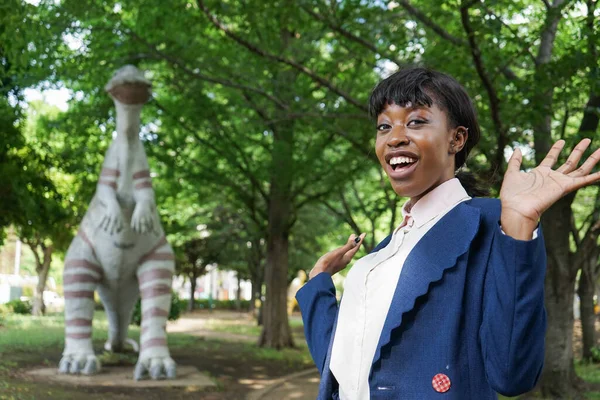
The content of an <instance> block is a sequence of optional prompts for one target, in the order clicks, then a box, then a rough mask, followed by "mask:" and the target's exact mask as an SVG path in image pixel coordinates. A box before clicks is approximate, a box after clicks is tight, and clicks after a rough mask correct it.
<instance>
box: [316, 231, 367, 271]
mask: <svg viewBox="0 0 600 400" xmlns="http://www.w3.org/2000/svg"><path fill="white" fill-rule="evenodd" d="M359 238H360V241H359V242H356V241H355V239H356V235H355V234H352V235H350V237H348V241H347V242H346V244H345V245H343V246H342V247H338V248H337V249H335V250H332V251H330V252H329V253H326V254H324V255H323V256H321V258H319V260H318V261H317V263H316V264H315V266H314V267H313V269H312V270H311V271H310V274H308V278H309V279H312V278H314V277H315V276H317V275H318V274H320V273H321V272H327V273H328V274H329V275H333V274H337V273H338V272H340V271H341V270H343V269H344V268H346V266H347V265H348V264H349V263H350V261H351V260H352V257H354V255H355V254H356V252H357V251H358V249H359V248H360V245H361V244H362V242H363V239H364V238H365V234H364V233H362V234H361V235H360V236H359Z"/></svg>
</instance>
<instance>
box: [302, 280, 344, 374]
mask: <svg viewBox="0 0 600 400" xmlns="http://www.w3.org/2000/svg"><path fill="white" fill-rule="evenodd" d="M296 299H297V300H298V305H299V306H300V311H301V313H302V320H303V322H304V334H305V336H306V342H307V343H308V349H309V350H310V354H311V355H312V358H313V360H314V361H315V364H316V366H317V368H318V369H319V373H321V374H323V367H324V365H325V358H326V356H327V350H328V349H329V342H330V340H331V335H332V332H333V327H334V324H335V319H336V316H337V312H338V304H337V299H336V297H335V286H334V285H333V280H332V279H331V275H329V274H328V273H325V272H321V273H320V274H318V275H317V276H315V277H314V278H312V279H311V280H309V281H308V282H307V283H306V284H305V285H304V286H303V287H302V288H301V289H300V290H299V291H298V292H297V293H296Z"/></svg>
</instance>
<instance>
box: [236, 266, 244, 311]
mask: <svg viewBox="0 0 600 400" xmlns="http://www.w3.org/2000/svg"><path fill="white" fill-rule="evenodd" d="M235 309H236V310H238V311H240V310H241V309H242V280H241V279H240V274H239V272H238V273H237V290H236V292H235Z"/></svg>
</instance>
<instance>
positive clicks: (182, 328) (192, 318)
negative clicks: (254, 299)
mask: <svg viewBox="0 0 600 400" xmlns="http://www.w3.org/2000/svg"><path fill="white" fill-rule="evenodd" d="M250 318H251V317H250V316H249V314H248V313H235V312H222V311H213V312H211V313H185V314H183V315H182V316H181V317H179V319H177V320H176V321H169V322H168V323H167V332H168V333H185V334H186V335H192V336H201V337H206V338H211V339H221V340H229V341H232V342H256V337H254V336H251V335H243V334H239V333H231V332H224V331H217V330H214V328H213V327H211V324H212V323H213V322H215V323H218V322H219V321H232V322H234V321H246V320H248V319H250Z"/></svg>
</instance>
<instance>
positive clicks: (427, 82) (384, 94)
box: [369, 67, 487, 196]
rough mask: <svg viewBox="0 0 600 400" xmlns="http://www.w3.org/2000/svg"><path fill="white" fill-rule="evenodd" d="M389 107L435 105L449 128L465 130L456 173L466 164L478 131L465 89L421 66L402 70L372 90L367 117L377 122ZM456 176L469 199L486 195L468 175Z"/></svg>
mask: <svg viewBox="0 0 600 400" xmlns="http://www.w3.org/2000/svg"><path fill="white" fill-rule="evenodd" d="M388 104H397V105H399V106H401V107H405V106H406V105H407V104H411V105H413V106H415V105H416V106H427V107H431V106H432V105H434V104H435V105H437V106H438V107H439V108H440V109H441V110H442V111H444V112H445V113H446V115H447V116H448V124H449V125H450V127H451V128H456V127H458V126H464V127H465V128H467V131H468V136H467V141H466V143H465V145H464V147H463V148H462V150H461V151H460V152H458V153H457V154H456V155H455V156H454V164H455V165H454V169H455V171H456V170H458V169H460V168H461V167H462V166H463V165H464V164H465V162H466V161H467V157H468V155H469V153H470V152H471V150H472V149H473V147H475V145H476V144H477V143H478V142H479V138H480V136H481V130H480V128H479V123H478V122H477V112H476V110H475V106H474V105H473V102H472V101H471V98H470V97H469V95H468V94H467V91H466V90H465V88H464V87H463V86H462V85H461V84H460V83H458V82H457V81H456V80H455V79H454V78H452V77H451V76H449V75H446V74H443V73H441V72H437V71H432V70H430V69H427V68H422V67H412V68H405V69H401V70H399V71H397V72H395V73H393V74H392V75H390V76H389V77H387V78H385V79H384V80H382V81H381V82H379V84H377V86H376V87H375V89H373V92H372V93H371V96H370V97H369V116H370V117H371V118H373V119H377V117H378V116H379V114H381V112H382V111H383V110H384V108H385V107H386V106H387V105H388ZM456 177H457V178H458V179H459V180H460V182H461V184H462V185H463V186H464V187H465V190H466V191H467V193H469V195H470V196H484V195H487V191H486V190H485V189H482V188H479V187H478V185H477V180H476V178H475V176H474V175H473V174H471V173H470V172H466V171H460V172H459V173H458V174H456Z"/></svg>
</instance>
